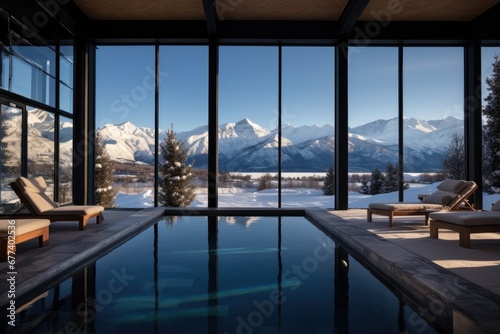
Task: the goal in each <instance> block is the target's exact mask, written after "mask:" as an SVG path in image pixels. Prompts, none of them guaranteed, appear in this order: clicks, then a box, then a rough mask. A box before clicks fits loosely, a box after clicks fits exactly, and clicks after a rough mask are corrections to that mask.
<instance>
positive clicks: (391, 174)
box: [381, 162, 399, 193]
mask: <svg viewBox="0 0 500 334" xmlns="http://www.w3.org/2000/svg"><path fill="white" fill-rule="evenodd" d="M398 183H399V167H398V164H396V165H393V164H392V162H388V163H387V169H386V173H385V181H384V185H383V187H382V190H381V192H382V193H390V192H393V191H398V188H399V186H398Z"/></svg>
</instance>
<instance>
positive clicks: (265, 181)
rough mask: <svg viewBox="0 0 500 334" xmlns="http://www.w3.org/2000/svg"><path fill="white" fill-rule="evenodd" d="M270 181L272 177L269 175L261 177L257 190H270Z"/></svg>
mask: <svg viewBox="0 0 500 334" xmlns="http://www.w3.org/2000/svg"><path fill="white" fill-rule="evenodd" d="M272 179H273V177H272V176H271V174H269V173H267V174H264V175H262V176H261V178H260V180H259V185H258V186H257V190H258V191H261V190H264V189H271V188H272Z"/></svg>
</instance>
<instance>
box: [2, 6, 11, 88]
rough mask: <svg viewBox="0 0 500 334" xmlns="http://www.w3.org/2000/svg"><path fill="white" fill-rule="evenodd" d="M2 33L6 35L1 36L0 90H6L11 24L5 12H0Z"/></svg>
mask: <svg viewBox="0 0 500 334" xmlns="http://www.w3.org/2000/svg"><path fill="white" fill-rule="evenodd" d="M0 26H1V28H0V31H3V32H5V33H3V34H1V35H0V56H1V63H0V67H1V70H0V75H1V76H2V77H1V78H0V88H3V89H5V90H8V89H9V70H10V66H9V48H10V41H9V34H8V31H9V22H8V17H7V15H6V13H4V12H3V11H1V12H0Z"/></svg>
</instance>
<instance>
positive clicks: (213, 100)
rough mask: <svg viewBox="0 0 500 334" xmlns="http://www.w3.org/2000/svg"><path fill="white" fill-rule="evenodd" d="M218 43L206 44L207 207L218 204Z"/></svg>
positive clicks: (214, 206)
mask: <svg viewBox="0 0 500 334" xmlns="http://www.w3.org/2000/svg"><path fill="white" fill-rule="evenodd" d="M218 87H219V45H218V43H217V41H216V40H215V39H211V40H210V43H209V45H208V207H209V208H216V207H218V206H219V196H218V180H217V177H218V172H219V154H218V153H219V131H218V129H219V109H218V94H219V92H218V90H219V89H218Z"/></svg>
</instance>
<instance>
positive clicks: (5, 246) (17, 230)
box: [0, 218, 50, 262]
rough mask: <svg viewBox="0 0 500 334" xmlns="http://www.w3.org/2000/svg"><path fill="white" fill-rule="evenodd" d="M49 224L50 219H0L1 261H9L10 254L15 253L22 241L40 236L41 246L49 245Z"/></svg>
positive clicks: (39, 243)
mask: <svg viewBox="0 0 500 334" xmlns="http://www.w3.org/2000/svg"><path fill="white" fill-rule="evenodd" d="M49 224H50V221H49V220H48V219H38V218H34V219H16V220H10V219H0V262H5V261H7V259H8V257H9V254H14V255H15V254H16V245H18V244H20V243H22V242H25V241H28V240H31V239H35V238H38V245H39V246H40V247H43V246H46V245H48V244H49ZM9 238H11V239H9ZM9 251H10V253H9ZM14 258H15V257H14Z"/></svg>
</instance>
